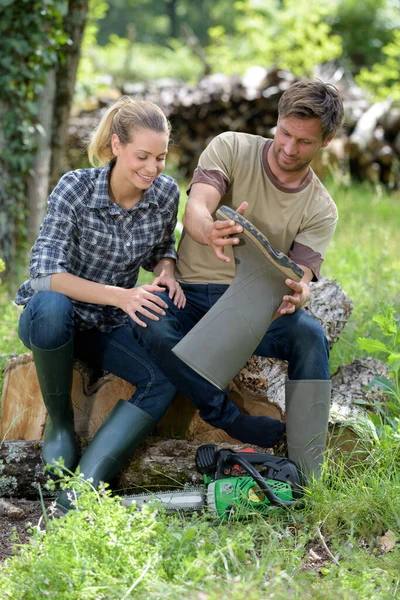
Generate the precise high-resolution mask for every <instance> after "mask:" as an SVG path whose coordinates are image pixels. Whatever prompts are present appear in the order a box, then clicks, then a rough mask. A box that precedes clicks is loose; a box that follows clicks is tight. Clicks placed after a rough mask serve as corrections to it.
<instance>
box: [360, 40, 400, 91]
mask: <svg viewBox="0 0 400 600" xmlns="http://www.w3.org/2000/svg"><path fill="white" fill-rule="evenodd" d="M382 54H383V55H384V57H383V60H381V61H379V62H378V63H376V64H375V65H373V67H372V69H367V68H366V67H363V68H362V69H361V72H360V74H359V75H358V77H357V78H356V81H357V83H358V84H359V85H360V86H362V87H365V88H366V89H367V90H368V91H369V92H370V94H371V96H372V98H373V99H374V100H386V99H387V98H391V99H392V100H394V101H400V82H399V70H400V31H395V32H394V38H393V41H391V42H390V43H389V44H387V45H386V46H385V47H384V48H383V49H382Z"/></svg>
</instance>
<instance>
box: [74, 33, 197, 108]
mask: <svg viewBox="0 0 400 600" xmlns="http://www.w3.org/2000/svg"><path fill="white" fill-rule="evenodd" d="M202 71H203V66H202V64H201V61H200V60H199V59H198V58H197V57H196V56H194V55H193V52H192V51H191V49H190V48H189V47H188V46H187V45H185V44H184V43H182V42H180V41H178V40H173V39H171V40H170V44H169V46H157V45H153V44H142V43H139V42H137V43H136V44H132V43H131V42H130V40H129V39H127V38H121V37H118V36H117V35H115V34H113V35H110V40H109V43H108V44H107V45H106V46H87V45H86V43H85V46H84V48H83V54H82V59H81V61H80V63H79V69H78V85H77V90H76V98H75V101H76V102H77V103H80V102H82V101H83V98H84V97H85V95H86V96H87V95H92V94H95V93H99V92H101V91H104V90H107V89H108V88H109V87H121V86H122V85H123V84H124V83H126V82H135V81H148V82H151V81H152V80H154V79H157V78H159V77H172V78H175V79H180V80H184V81H193V80H198V79H199V77H200V75H201V73H202Z"/></svg>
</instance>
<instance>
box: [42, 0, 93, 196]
mask: <svg viewBox="0 0 400 600" xmlns="http://www.w3.org/2000/svg"><path fill="white" fill-rule="evenodd" d="M88 4H89V2H88V0H69V4H68V14H67V15H66V17H65V19H64V29H65V31H66V34H67V35H68V37H69V39H70V40H71V41H72V44H71V45H65V46H64V49H63V53H64V62H63V63H62V64H60V65H59V67H58V69H57V75H56V95H55V99H54V110H53V128H52V142H51V148H52V154H51V167H50V169H51V170H50V189H53V188H54V187H55V186H56V185H57V183H58V180H59V178H60V175H61V173H62V171H63V165H62V161H63V155H64V151H65V146H66V133H67V127H68V121H69V115H70V112H71V106H72V99H73V95H74V89H75V81H76V72H77V68H78V63H79V58H80V51H81V44H82V39H83V33H84V30H85V25H86V19H87V13H88ZM65 170H67V169H65Z"/></svg>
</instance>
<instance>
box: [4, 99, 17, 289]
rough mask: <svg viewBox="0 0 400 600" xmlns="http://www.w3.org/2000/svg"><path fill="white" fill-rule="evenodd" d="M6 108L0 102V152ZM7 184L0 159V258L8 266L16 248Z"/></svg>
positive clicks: (7, 179) (8, 180)
mask: <svg viewBox="0 0 400 600" xmlns="http://www.w3.org/2000/svg"><path fill="white" fill-rule="evenodd" d="M7 110H8V108H7V106H6V105H5V104H3V103H0V153H1V152H2V151H3V150H4V149H5V144H6V140H5V138H4V134H3V129H2V126H1V123H2V122H3V115H4V114H5V113H6V112H7ZM9 184H10V177H9V174H8V173H7V170H6V169H4V166H3V162H2V161H0V258H2V259H3V260H5V261H6V264H7V266H8V267H10V265H12V264H13V262H14V256H15V249H16V239H15V220H14V217H13V216H11V210H10V209H11V199H10V194H9V190H8V186H9ZM0 277H1V276H0Z"/></svg>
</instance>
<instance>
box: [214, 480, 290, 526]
mask: <svg viewBox="0 0 400 600" xmlns="http://www.w3.org/2000/svg"><path fill="white" fill-rule="evenodd" d="M265 482H266V483H267V484H268V486H269V487H270V488H271V489H272V490H273V492H274V493H275V495H276V496H277V497H278V498H280V499H281V500H293V494H292V488H291V487H290V485H289V484H287V483H283V482H281V481H273V480H271V479H266V480H265ZM207 506H208V508H209V510H210V511H211V512H212V513H213V514H214V515H215V516H216V517H218V518H220V519H228V518H231V517H232V516H234V517H237V518H239V519H243V518H244V517H248V516H249V515H250V514H251V513H253V514H254V513H260V514H267V513H268V512H269V511H270V510H271V509H276V508H277V507H276V506H275V505H274V504H272V503H271V502H270V500H268V498H267V497H266V495H265V493H264V492H263V491H262V490H260V488H259V487H258V486H257V484H256V483H255V482H254V479H253V478H252V477H241V476H239V477H229V478H227V479H217V480H216V481H212V482H210V483H209V484H208V485H207Z"/></svg>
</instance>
